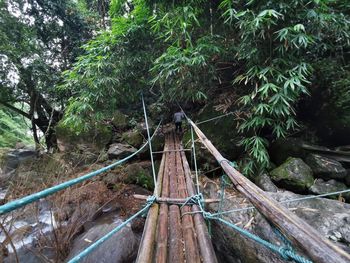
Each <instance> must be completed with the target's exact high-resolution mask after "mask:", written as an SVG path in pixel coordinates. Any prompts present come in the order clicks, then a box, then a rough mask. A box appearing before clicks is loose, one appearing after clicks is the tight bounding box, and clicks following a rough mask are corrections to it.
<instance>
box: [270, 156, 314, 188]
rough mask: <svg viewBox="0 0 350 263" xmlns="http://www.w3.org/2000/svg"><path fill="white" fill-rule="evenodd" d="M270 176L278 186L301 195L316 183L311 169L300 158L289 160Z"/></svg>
mask: <svg viewBox="0 0 350 263" xmlns="http://www.w3.org/2000/svg"><path fill="white" fill-rule="evenodd" d="M270 176H271V179H272V181H274V182H275V183H276V184H277V185H278V186H281V187H283V188H285V189H287V190H291V191H295V192H299V193H303V192H306V191H307V190H308V189H309V187H311V186H312V185H313V183H314V177H313V174H312V170H311V168H310V167H309V166H307V165H306V164H305V163H304V162H303V160H302V159H300V158H292V157H291V158H288V159H287V160H286V161H285V162H284V163H283V164H282V165H280V166H279V167H277V168H275V169H274V170H272V171H271V172H270Z"/></svg>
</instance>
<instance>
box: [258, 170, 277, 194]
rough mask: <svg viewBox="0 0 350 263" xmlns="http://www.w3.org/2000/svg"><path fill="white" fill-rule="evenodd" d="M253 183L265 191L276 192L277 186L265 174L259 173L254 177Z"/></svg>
mask: <svg viewBox="0 0 350 263" xmlns="http://www.w3.org/2000/svg"><path fill="white" fill-rule="evenodd" d="M255 184H256V185H257V186H259V187H260V188H261V189H263V190H264V191H266V192H277V191H278V188H277V186H276V185H275V184H274V183H273V182H272V181H271V179H270V177H269V176H268V175H267V174H262V175H259V176H258V177H256V178H255Z"/></svg>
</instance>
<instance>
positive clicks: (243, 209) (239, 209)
mask: <svg viewBox="0 0 350 263" xmlns="http://www.w3.org/2000/svg"><path fill="white" fill-rule="evenodd" d="M349 192H350V189H346V190H342V191H336V192H330V193H326V194H319V195H311V196H305V197H299V198H294V199H289V200H284V201H279V202H278V203H280V204H288V203H293V202H298V201H305V200H310V199H316V198H320V197H326V196H331V195H338V194H345V193H349ZM253 209H256V208H255V207H254V206H247V207H243V208H235V209H232V210H228V211H223V212H220V213H214V214H213V215H215V216H217V215H225V214H230V213H234V212H241V211H246V210H253Z"/></svg>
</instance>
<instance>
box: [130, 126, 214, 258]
mask: <svg viewBox="0 0 350 263" xmlns="http://www.w3.org/2000/svg"><path fill="white" fill-rule="evenodd" d="M158 193H159V195H160V197H162V198H182V199H183V198H187V197H189V196H192V195H194V194H195V187H194V184H193V181H192V177H191V171H190V168H189V165H188V162H187V159H186V156H185V153H184V151H183V147H182V144H181V143H180V141H179V139H178V137H177V136H176V135H175V134H174V133H172V132H170V133H168V134H166V136H165V146H164V153H163V156H162V161H161V165H160V169H159V173H158ZM198 210H199V208H198V207H197V206H196V205H192V206H184V207H182V208H181V206H179V205H176V204H170V205H169V204H167V203H161V204H160V205H159V204H154V205H153V206H152V207H151V209H150V211H149V212H148V215H147V219H146V223H145V229H144V233H143V236H142V240H141V244H140V248H139V252H138V257H137V260H136V262H139V263H141V262H142V263H146V262H157V263H158V262H159V263H164V262H169V263H170V262H171V263H180V262H181V263H182V262H194V263H197V262H198V263H199V262H204V263H216V262H217V259H216V256H215V252H214V249H213V246H212V243H211V240H210V237H209V234H208V230H207V227H206V224H205V221H204V218H203V217H202V215H201V214H199V213H197V214H186V213H188V212H192V211H198Z"/></svg>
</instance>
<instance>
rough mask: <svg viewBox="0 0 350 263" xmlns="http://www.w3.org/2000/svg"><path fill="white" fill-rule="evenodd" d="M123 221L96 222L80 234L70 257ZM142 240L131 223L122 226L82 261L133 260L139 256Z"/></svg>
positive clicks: (122, 261)
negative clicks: (133, 229) (138, 251)
mask: <svg viewBox="0 0 350 263" xmlns="http://www.w3.org/2000/svg"><path fill="white" fill-rule="evenodd" d="M121 223H122V221H121V220H120V219H119V220H117V221H114V222H108V223H104V224H96V225H95V226H93V227H92V228H90V229H89V230H87V231H86V232H85V233H83V234H81V235H80V236H78V237H77V238H76V239H75V240H74V242H73V245H72V250H71V252H70V254H69V256H68V259H71V258H73V257H74V256H75V255H77V254H78V253H79V252H81V251H82V250H84V249H85V248H87V247H88V246H90V245H91V244H92V243H93V242H95V241H97V240H98V239H99V238H101V237H103V236H104V235H106V234H107V233H109V232H110V231H112V230H113V229H114V228H116V227H117V226H118V225H120V224H121ZM139 242H140V237H139V236H138V235H136V234H134V232H133V231H132V229H131V225H127V226H125V227H124V228H122V229H121V230H120V231H119V232H118V233H116V234H114V235H113V236H112V237H111V238H109V239H108V240H106V241H105V242H104V243H102V244H101V245H100V246H99V247H98V248H96V249H95V250H94V251H93V252H91V253H90V254H89V256H88V257H85V258H83V259H82V260H80V262H83V263H90V262H91V263H95V262H100V263H109V262H115V263H118V262H119V263H125V262H133V261H134V260H135V259H136V256H137V250H138V246H139ZM67 261H68V260H67Z"/></svg>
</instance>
